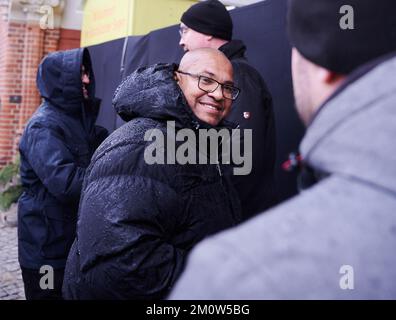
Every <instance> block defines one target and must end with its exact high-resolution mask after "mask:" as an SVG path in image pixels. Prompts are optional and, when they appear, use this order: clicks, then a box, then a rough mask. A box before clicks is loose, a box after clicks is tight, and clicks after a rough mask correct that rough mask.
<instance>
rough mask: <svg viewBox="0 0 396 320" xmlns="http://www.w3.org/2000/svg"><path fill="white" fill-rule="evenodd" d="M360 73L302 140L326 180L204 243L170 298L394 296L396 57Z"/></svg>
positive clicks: (307, 155) (308, 158)
mask: <svg viewBox="0 0 396 320" xmlns="http://www.w3.org/2000/svg"><path fill="white" fill-rule="evenodd" d="M361 74H362V70H359V71H358V73H357V74H354V75H352V76H351V77H352V79H354V80H349V81H348V85H346V86H344V87H343V89H342V90H339V91H338V92H337V94H336V95H334V96H333V98H332V99H330V100H329V101H328V102H327V103H325V105H324V106H323V107H322V108H321V110H320V112H319V113H318V114H317V116H316V118H315V119H314V121H313V122H312V123H311V125H310V127H309V129H308V132H307V134H306V136H305V138H304V140H303V142H302V145H301V152H302V155H303V158H304V159H305V161H306V162H307V163H308V165H310V166H311V167H312V168H313V169H314V170H315V172H321V173H325V176H326V178H323V179H321V180H320V182H318V183H317V184H315V185H314V186H313V187H311V188H309V189H308V190H306V191H304V192H303V193H302V194H300V195H299V196H296V197H295V198H293V199H291V200H289V201H288V202H286V203H284V204H282V205H280V206H278V207H276V208H274V209H273V210H270V211H269V212H267V213H266V214H262V215H260V216H258V217H256V218H255V219H252V220H251V221H248V222H247V223H245V224H243V225H241V226H239V227H236V228H234V229H231V230H230V231H226V232H224V233H221V234H219V235H216V236H214V237H213V238H210V239H208V240H206V241H204V242H203V243H202V244H200V245H198V246H197V247H196V248H195V249H194V250H193V252H192V253H191V256H190V258H189V260H188V264H187V267H186V270H185V273H184V274H183V275H182V277H181V279H180V281H179V282H178V283H177V284H176V287H175V289H174V291H173V293H172V295H171V298H172V299H382V298H384V299H389V298H391V299H395V298H396V255H395V248H396V166H395V164H396V142H395V141H396V140H395V137H396V58H395V57H393V58H392V59H388V60H387V61H385V62H382V63H380V64H378V65H377V66H375V67H372V68H371V69H370V70H368V71H366V72H365V74H364V75H363V76H362V75H361Z"/></svg>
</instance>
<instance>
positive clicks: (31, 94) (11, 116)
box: [0, 0, 80, 168]
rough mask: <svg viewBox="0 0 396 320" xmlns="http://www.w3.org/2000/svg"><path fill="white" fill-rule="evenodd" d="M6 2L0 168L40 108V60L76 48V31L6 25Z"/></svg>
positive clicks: (1, 16) (0, 17) (4, 4)
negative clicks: (38, 79) (38, 75)
mask: <svg viewBox="0 0 396 320" xmlns="http://www.w3.org/2000/svg"><path fill="white" fill-rule="evenodd" d="M8 2H9V0H0V168H1V167H3V166H4V165H6V164H7V163H9V162H11V161H12V160H13V159H14V158H15V156H16V155H17V154H18V152H17V149H18V148H17V147H18V141H19V137H20V135H21V133H22V132H23V129H24V126H25V124H26V122H27V120H28V119H29V118H30V117H31V115H32V114H33V113H34V111H35V110H36V109H37V107H38V106H39V105H40V101H41V98H40V96H39V93H38V91H37V87H36V73H37V67H38V65H39V63H40V61H41V60H42V58H43V57H44V56H45V55H47V54H48V53H50V52H53V51H56V50H67V49H72V48H77V47H79V45H80V31H76V30H63V29H54V30H42V29H40V28H39V25H38V24H26V23H15V22H9V21H8Z"/></svg>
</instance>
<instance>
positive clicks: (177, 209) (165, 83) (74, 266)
mask: <svg viewBox="0 0 396 320" xmlns="http://www.w3.org/2000/svg"><path fill="white" fill-rule="evenodd" d="M174 69H175V66H174V65H163V64H159V65H155V66H153V67H149V68H142V69H139V70H137V71H136V72H135V73H134V74H132V75H131V76H129V77H128V78H127V79H126V80H125V81H124V82H123V83H122V84H121V85H120V87H119V88H118V89H117V91H116V94H115V98H114V101H113V102H114V105H115V108H116V110H117V112H118V113H119V115H120V116H121V117H122V118H123V119H124V120H125V121H129V122H128V123H126V124H125V125H124V126H122V127H121V128H119V129H118V130H116V131H115V132H114V133H113V134H112V135H111V136H110V137H109V138H108V139H107V140H106V141H105V142H104V143H103V144H102V145H101V146H100V147H99V149H98V150H97V152H96V153H95V155H94V157H93V160H92V164H91V165H90V167H89V169H88V171H87V175H86V180H85V181H84V187H83V194H82V198H81V202H80V208H79V221H78V230H77V240H76V241H75V242H74V244H73V247H72V250H71V252H70V255H69V258H68V262H67V267H66V272H65V280H64V286H63V292H64V296H65V298H68V299H153V298H161V297H163V296H164V295H165V294H166V293H167V292H168V291H169V289H170V288H171V286H172V285H173V283H174V282H175V280H176V278H177V277H178V275H179V274H180V272H181V271H182V268H183V264H184V260H185V258H186V254H187V253H188V251H189V250H190V249H191V248H192V247H193V246H194V245H195V244H196V243H197V242H198V241H200V240H202V239H203V238H204V237H205V236H207V235H209V234H213V233H215V232H217V231H219V230H222V229H225V228H227V227H231V226H233V225H235V224H237V223H238V222H239V221H240V208H239V202H238V201H237V200H236V199H237V196H236V194H235V191H234V190H233V188H232V186H231V184H230V183H229V182H228V180H227V178H225V177H224V175H222V174H221V172H222V168H221V167H220V166H217V165H180V164H174V165H172V164H170V165H169V164H165V165H164V164H162V165H161V164H154V165H148V164H146V162H145V160H144V152H145V148H146V147H147V146H148V145H150V144H151V142H146V141H144V136H145V134H146V132H148V130H151V129H159V130H161V132H163V133H164V135H165V133H166V126H167V121H168V120H170V121H175V123H176V130H178V129H180V128H190V129H193V130H195V131H194V132H195V133H196V129H197V128H209V125H207V124H205V123H202V122H201V121H199V120H198V119H197V118H196V117H195V116H194V115H193V113H192V111H191V109H190V108H189V107H188V105H187V104H186V101H185V98H184V96H183V94H182V92H181V90H180V88H179V86H178V85H177V83H176V82H175V81H174V79H173V71H174ZM165 137H166V135H165ZM165 141H166V138H165Z"/></svg>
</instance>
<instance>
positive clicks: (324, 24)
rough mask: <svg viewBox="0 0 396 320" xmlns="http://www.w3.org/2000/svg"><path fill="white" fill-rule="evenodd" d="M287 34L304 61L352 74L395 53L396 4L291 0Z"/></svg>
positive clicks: (361, 0) (392, 0)
mask: <svg viewBox="0 0 396 320" xmlns="http://www.w3.org/2000/svg"><path fill="white" fill-rule="evenodd" d="M345 5H347V7H345ZM341 8H343V9H342V10H341ZM351 9H352V10H353V11H351ZM347 14H349V15H350V16H349V17H353V20H352V19H349V20H348V19H347V18H348V15H347ZM346 26H348V27H354V28H353V29H345V27H346ZM288 32H289V37H290V41H291V44H292V46H294V47H295V48H296V49H297V50H298V51H299V52H300V53H301V54H302V55H303V56H304V57H305V58H307V59H308V60H310V61H312V62H314V63H315V64H317V65H319V66H322V67H324V68H326V69H328V70H331V71H334V72H337V73H340V74H349V73H350V72H351V71H353V70H354V69H356V68H357V67H359V66H361V65H363V64H365V63H366V62H369V61H370V60H373V59H376V58H378V57H380V56H382V55H385V54H387V53H390V52H392V51H396V1H395V0H378V1H373V0H289V12H288Z"/></svg>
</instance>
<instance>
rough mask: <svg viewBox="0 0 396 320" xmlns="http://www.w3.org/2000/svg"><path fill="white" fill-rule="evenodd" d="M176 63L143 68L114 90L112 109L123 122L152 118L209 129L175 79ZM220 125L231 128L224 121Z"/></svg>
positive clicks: (180, 125)
mask: <svg viewBox="0 0 396 320" xmlns="http://www.w3.org/2000/svg"><path fill="white" fill-rule="evenodd" d="M177 68H178V66H177V65H176V64H163V63H159V64H156V65H154V66H150V67H143V68H140V69H138V70H136V71H135V72H134V73H132V74H131V75H130V76H128V77H127V78H126V79H125V80H124V81H123V82H122V83H121V84H120V86H119V87H118V88H117V90H116V92H115V94H114V98H113V106H114V108H115V110H116V112H117V113H118V115H119V116H120V117H121V118H122V119H123V120H124V121H130V120H132V119H133V118H137V117H143V118H152V119H156V120H160V121H170V120H173V121H175V123H176V125H177V126H178V127H181V128H195V129H197V128H211V127H212V126H210V125H209V124H207V123H205V122H203V121H201V120H200V119H198V118H197V117H196V116H195V115H194V113H193V112H192V110H191V109H190V107H189V106H188V104H187V101H186V99H185V97H184V95H183V92H182V91H181V89H180V87H179V85H178V84H177V83H176V81H175V80H174V71H175V70H177ZM220 126H226V127H232V126H233V125H232V124H231V123H229V122H226V121H223V122H222V123H221V125H220Z"/></svg>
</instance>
